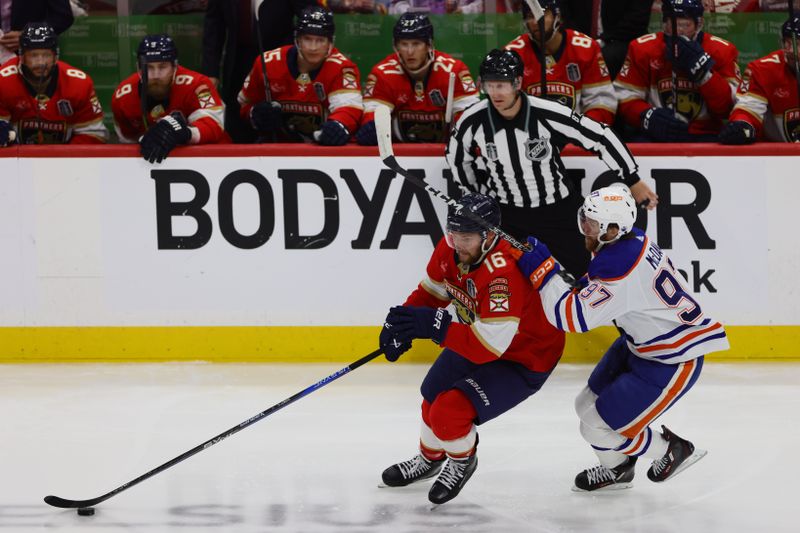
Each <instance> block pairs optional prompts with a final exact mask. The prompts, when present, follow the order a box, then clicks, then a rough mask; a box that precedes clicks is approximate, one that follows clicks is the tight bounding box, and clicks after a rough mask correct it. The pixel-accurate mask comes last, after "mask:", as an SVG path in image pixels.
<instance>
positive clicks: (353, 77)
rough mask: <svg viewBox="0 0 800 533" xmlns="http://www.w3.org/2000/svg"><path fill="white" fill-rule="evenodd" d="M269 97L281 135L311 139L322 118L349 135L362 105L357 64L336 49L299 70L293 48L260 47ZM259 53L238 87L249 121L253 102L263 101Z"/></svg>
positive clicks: (353, 130)
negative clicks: (276, 104)
mask: <svg viewBox="0 0 800 533" xmlns="http://www.w3.org/2000/svg"><path fill="white" fill-rule="evenodd" d="M264 63H265V64H266V68H267V78H268V79H269V90H270V92H271V93H272V94H271V96H272V100H274V101H276V102H280V104H281V112H282V118H283V123H284V125H285V126H286V129H287V131H284V132H281V134H280V137H281V140H299V139H297V135H296V134H299V135H300V136H301V138H304V139H306V140H308V139H311V138H312V137H313V134H314V132H315V131H317V130H318V129H320V127H321V126H322V123H323V122H325V121H326V120H336V121H337V122H340V123H341V124H343V125H344V127H345V128H347V131H349V132H350V133H351V134H352V133H354V132H355V131H356V130H357V129H358V124H359V121H360V120H361V115H362V113H363V111H364V107H363V105H362V102H361V75H360V74H359V72H358V67H357V66H356V64H355V63H353V62H352V61H350V59H348V58H347V57H345V56H344V55H342V53H341V52H339V50H337V49H336V48H334V49H333V50H332V51H331V54H330V55H329V56H328V57H327V59H325V61H324V62H323V63H322V67H320V68H319V69H318V70H317V71H315V72H311V73H309V74H301V73H300V72H299V71H298V70H297V48H295V46H294V45H286V46H282V47H280V48H276V49H275V50H270V51H269V52H264ZM261 68H262V67H261V58H260V57H256V60H255V61H254V62H253V68H252V69H251V70H250V74H248V75H247V78H246V79H245V80H244V86H243V87H242V90H241V91H240V92H239V105H240V106H241V110H240V113H241V115H242V118H243V119H244V120H246V121H247V122H250V110H251V109H252V108H253V104H256V103H258V102H264V101H266V95H265V92H264V75H263V73H262V72H263V71H262V70H261ZM293 133H294V134H295V135H292V134H293Z"/></svg>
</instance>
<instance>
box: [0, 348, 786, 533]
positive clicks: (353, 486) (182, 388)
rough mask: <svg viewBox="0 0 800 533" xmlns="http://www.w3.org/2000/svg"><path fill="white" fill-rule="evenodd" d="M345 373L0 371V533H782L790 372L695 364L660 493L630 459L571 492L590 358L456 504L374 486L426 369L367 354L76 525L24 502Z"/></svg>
mask: <svg viewBox="0 0 800 533" xmlns="http://www.w3.org/2000/svg"><path fill="white" fill-rule="evenodd" d="M354 359H357V357H354ZM343 366H345V365H344V364H341V365H336V364H330V365H217V364H201V363H198V364H162V365H119V364H114V365H63V366H57V365H52V366H50V365H21V366H15V365H5V366H2V365H0V533H5V532H13V533H17V532H19V533H28V532H35V531H48V532H50V531H58V532H78V531H80V532H98V533H99V532H154V533H155V532H158V533H161V532H176V531H180V532H192V533H194V532H210V531H214V532H216V531H225V532H228V531H230V532H240V531H241V532H273V531H274V532H290V531H291V532H313V533H316V532H342V533H345V532H347V533H350V532H355V533H367V532H370V533H372V532H384V531H386V532H392V533H395V532H397V533H404V532H408V533H410V532H431V531H432V532H437V531H448V532H450V531H459V532H512V531H531V532H540V531H542V532H543V531H581V532H582V531H591V532H601V531H608V532H647V533H655V532H662V531H680V532H682V533H691V532H703V533H713V532H720V533H722V532H724V533H731V532H739V531H742V532H745V531H746V532H751V531H755V532H758V533H772V532H781V531H786V532H789V531H791V532H797V531H800V525H798V524H799V523H800V522H799V521H798V519H797V510H798V495H799V494H800V491H798V483H800V417H799V416H798V412H800V364H794V365H792V364H777V363H776V364H714V363H708V364H707V365H706V367H705V368H704V370H703V375H702V376H701V377H700V380H699V382H698V384H697V385H696V386H695V388H694V389H693V390H692V391H690V392H689V393H688V395H687V396H686V397H685V398H684V399H683V400H682V401H681V402H679V403H678V405H676V406H675V407H674V408H673V409H672V410H671V411H669V412H668V413H667V414H666V415H665V416H664V417H663V419H662V420H660V421H659V422H664V423H666V424H667V425H668V427H670V428H671V429H673V430H674V431H675V432H676V433H678V434H679V435H681V436H684V437H686V438H689V439H690V440H692V441H694V443H695V444H696V445H697V446H699V447H701V448H706V449H708V450H709V454H708V456H707V457H706V458H705V459H703V460H702V461H700V462H699V463H697V464H696V465H694V466H693V467H691V468H690V469H689V470H687V471H685V472H684V473H682V474H681V475H680V476H678V477H677V478H675V479H674V480H671V481H669V482H667V483H665V484H662V485H656V484H654V483H651V482H650V481H649V480H648V479H647V477H646V475H645V471H646V468H647V460H642V461H640V464H639V467H638V470H637V477H636V480H635V482H634V487H633V488H632V489H630V490H623V491H614V492H611V493H605V494H596V495H594V494H587V493H574V492H571V491H570V487H571V486H572V479H573V478H574V476H575V474H576V473H577V472H578V471H580V470H581V469H583V468H585V467H587V466H591V465H593V464H595V462H596V461H595V457H594V454H593V453H592V452H591V450H590V449H589V447H588V446H587V445H585V444H584V443H583V441H582V440H581V437H580V434H579V433H578V425H577V418H576V416H575V414H574V412H573V408H572V400H573V397H574V396H575V394H576V393H577V392H578V391H579V390H580V388H581V387H582V386H583V384H584V382H585V380H586V377H587V376H588V374H589V371H590V369H591V367H589V366H574V365H561V366H559V367H558V368H557V369H556V371H555V373H554V374H553V376H552V377H551V378H550V381H549V382H548V383H547V384H545V386H544V388H543V389H542V391H540V392H539V393H538V394H536V395H535V396H533V397H532V398H530V399H529V400H528V401H527V402H525V403H523V404H522V405H521V406H518V407H517V408H516V409H515V410H513V411H511V412H510V413H508V414H506V415H504V416H502V417H501V418H499V419H497V420H494V421H492V422H489V423H488V424H486V425H485V426H483V427H481V428H480V429H479V431H480V436H481V442H480V447H479V450H478V456H479V458H480V462H479V466H478V469H477V471H476V472H475V475H474V476H473V477H472V479H471V480H470V481H469V483H468V484H467V486H466V487H465V488H464V490H463V492H462V493H461V494H460V495H459V496H458V498H456V499H455V500H453V501H452V502H450V503H448V504H445V505H443V506H441V507H439V508H437V509H435V510H431V509H430V505H429V504H428V501H427V491H428V487H429V485H428V484H425V485H421V486H411V487H406V488H403V489H386V488H383V489H382V488H378V483H379V480H380V473H381V471H382V470H383V469H384V468H385V467H387V466H389V465H390V464H392V463H394V462H396V461H399V460H404V459H408V458H410V457H411V456H412V455H413V454H414V453H415V452H416V445H417V431H418V424H419V392H418V387H419V383H420V381H421V379H422V377H423V375H424V373H425V371H426V369H427V367H426V366H416V365H412V366H409V365H388V364H377V363H369V364H367V365H366V366H364V367H361V368H359V369H357V370H356V371H354V372H353V373H352V374H349V375H347V376H344V377H343V378H341V379H339V380H338V381H336V382H334V383H331V384H328V385H327V386H325V387H323V388H322V389H319V390H318V391H316V392H314V393H313V394H311V395H309V396H307V397H305V398H303V399H301V400H300V401H298V402H297V403H295V404H294V405H290V406H289V407H287V408H285V409H283V410H281V411H279V412H278V413H275V414H274V415H272V416H270V417H268V418H266V419H264V420H262V421H260V422H258V423H257V424H255V425H253V426H252V427H250V428H247V429H245V430H243V431H242V432H240V433H238V434H236V435H234V436H233V437H231V438H230V439H229V440H226V441H224V442H221V443H219V444H217V445H216V446H213V447H211V448H210V449H207V450H205V451H203V452H201V453H199V454H198V455H195V456H194V457H192V458H190V459H188V460H187V461H185V462H183V463H181V464H179V465H177V466H175V467H173V468H171V469H169V470H167V471H165V472H163V473H161V474H159V475H157V476H155V477H153V478H151V479H149V480H147V481H144V482H143V483H141V484H140V485H138V486H135V487H133V488H131V489H129V490H127V491H125V492H122V493H120V494H118V495H117V496H115V497H113V498H111V499H110V500H108V501H106V502H105V503H103V504H100V505H99V506H97V513H96V515H95V516H93V517H79V516H77V514H76V513H75V511H67V510H59V509H55V508H51V507H49V506H47V505H46V504H44V503H43V501H42V498H43V497H44V496H46V495H48V494H54V495H57V496H62V497H65V498H71V499H84V498H93V497H95V496H99V495H101V494H103V493H105V492H108V491H110V490H112V489H114V488H116V487H117V486H119V485H121V484H123V483H125V482H127V481H129V480H131V479H133V478H135V477H138V476H139V475H141V474H143V473H145V472H147V471H149V470H151V469H153V468H154V467H156V466H158V465H159V464H161V463H163V462H165V461H167V460H169V459H171V458H173V457H175V456H177V455H180V454H181V453H183V452H185V451H187V450H189V449H190V448H193V447H194V446H196V445H198V444H200V443H202V442H204V441H205V440H207V439H209V438H211V437H212V436H214V435H216V434H218V433H221V432H222V431H224V430H226V429H228V428H230V427H231V426H234V425H236V424H238V423H239V422H242V421H244V420H246V419H247V418H249V417H250V416H252V415H255V414H257V413H258V412H260V411H262V410H264V409H266V408H268V407H270V406H272V405H273V404H275V403H277V402H279V401H281V400H283V399H284V398H286V397H288V396H291V395H292V394H294V393H295V392H298V391H300V390H302V389H304V388H305V387H307V386H309V385H311V384H312V383H314V382H316V381H317V380H319V379H321V378H323V377H325V376H327V375H329V374H331V373H333V372H334V371H336V370H338V369H339V368H341V367H343Z"/></svg>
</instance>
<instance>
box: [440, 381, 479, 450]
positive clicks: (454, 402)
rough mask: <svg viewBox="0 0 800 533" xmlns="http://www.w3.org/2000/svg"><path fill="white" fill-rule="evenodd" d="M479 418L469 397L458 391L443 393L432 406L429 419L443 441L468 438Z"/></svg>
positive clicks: (452, 390) (451, 390)
mask: <svg viewBox="0 0 800 533" xmlns="http://www.w3.org/2000/svg"><path fill="white" fill-rule="evenodd" d="M476 416H478V414H477V412H476V411H475V407H473V406H472V402H470V401H469V398H467V395H466V394H464V393H463V392H461V391H460V390H458V389H450V390H448V391H445V392H443V393H441V394H440V395H439V396H437V397H436V400H434V402H433V403H432V404H431V407H430V410H429V411H428V419H429V423H430V427H431V429H433V432H434V434H435V435H436V436H437V437H438V438H439V440H441V441H450V440H455V439H460V438H462V437H464V436H466V435H467V434H468V433H469V432H470V429H471V428H472V426H473V423H472V422H473V420H475V417H476Z"/></svg>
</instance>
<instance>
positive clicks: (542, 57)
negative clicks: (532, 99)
mask: <svg viewBox="0 0 800 533" xmlns="http://www.w3.org/2000/svg"><path fill="white" fill-rule="evenodd" d="M525 3H526V4H528V7H529V8H530V10H531V13H532V14H533V18H534V19H536V25H537V26H538V27H539V54H538V55H539V68H540V73H539V75H540V76H541V79H540V80H539V84H540V87H541V94H540V96H541V97H542V98H545V97H546V96H547V52H546V51H545V49H544V45H545V42H544V9H542V5H541V4H540V3H539V0H525Z"/></svg>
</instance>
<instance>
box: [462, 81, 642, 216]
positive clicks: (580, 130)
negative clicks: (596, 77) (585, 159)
mask: <svg viewBox="0 0 800 533" xmlns="http://www.w3.org/2000/svg"><path fill="white" fill-rule="evenodd" d="M521 97H522V98H523V101H522V107H521V109H520V111H519V113H518V114H517V116H516V117H514V118H513V119H511V120H506V119H505V118H503V116H502V115H500V113H498V112H497V110H496V109H495V108H494V106H493V105H492V103H491V102H490V101H489V100H488V99H486V100H482V101H481V102H479V103H477V104H475V105H473V106H471V107H470V108H469V109H467V110H466V111H465V112H464V114H463V115H461V118H460V119H459V120H458V122H457V123H456V128H455V131H454V132H453V135H452V136H451V137H450V143H449V144H448V146H447V162H448V164H449V165H450V168H451V169H452V172H453V178H454V179H455V181H456V184H457V185H458V186H459V187H461V188H462V189H463V190H466V191H470V192H481V193H484V194H489V195H491V196H494V197H495V198H496V199H497V201H498V202H500V203H501V204H506V205H513V206H516V207H539V206H543V205H548V204H553V203H556V202H558V201H559V200H562V199H564V198H566V197H567V196H568V195H569V194H570V191H569V189H568V188H567V185H566V184H565V183H564V179H565V178H566V169H565V168H564V163H563V162H562V161H561V155H560V153H561V150H562V148H563V147H564V146H566V145H567V144H570V143H572V144H575V145H577V146H580V147H583V148H585V149H587V150H591V151H593V152H596V153H597V154H599V156H600V159H602V160H603V162H604V163H605V164H606V165H608V167H609V168H610V169H611V170H615V171H617V172H618V174H619V176H620V178H621V179H622V181H624V182H625V183H626V184H628V185H633V184H634V183H636V182H637V181H639V177H638V176H637V174H636V172H637V165H636V161H634V159H633V156H632V155H631V153H630V152H629V151H628V148H627V147H626V146H625V144H624V143H623V142H622V141H621V140H619V138H618V137H617V136H616V134H615V133H614V132H613V131H612V130H611V128H609V127H607V126H605V125H603V124H600V123H599V122H595V121H594V120H592V119H590V118H588V117H584V116H583V115H581V114H579V113H575V112H573V111H572V110H571V109H570V108H568V107H566V106H564V105H561V104H559V103H557V102H553V101H551V100H546V99H543V98H537V97H535V96H529V95H524V94H523V95H521Z"/></svg>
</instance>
